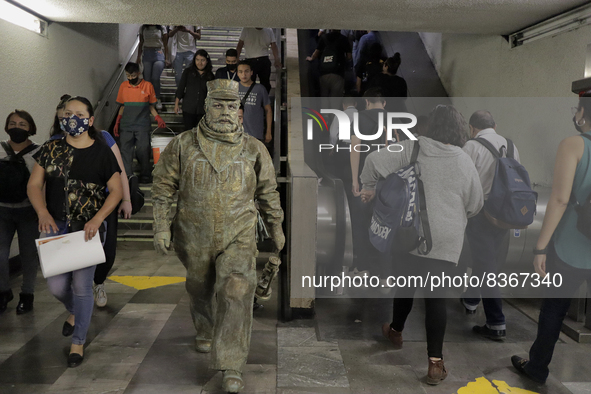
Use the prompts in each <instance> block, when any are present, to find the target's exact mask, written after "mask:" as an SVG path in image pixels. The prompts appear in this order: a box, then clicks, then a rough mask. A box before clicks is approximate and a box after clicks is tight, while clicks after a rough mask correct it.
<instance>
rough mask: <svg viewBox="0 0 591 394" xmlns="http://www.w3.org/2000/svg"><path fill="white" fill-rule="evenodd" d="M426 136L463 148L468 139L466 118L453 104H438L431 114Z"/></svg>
mask: <svg viewBox="0 0 591 394" xmlns="http://www.w3.org/2000/svg"><path fill="white" fill-rule="evenodd" d="M425 137H429V138H431V139H433V140H435V141H439V142H441V143H444V144H450V145H455V146H459V147H460V148H461V147H463V146H464V144H465V143H466V141H467V140H468V133H467V130H466V120H465V119H464V117H463V116H462V114H461V113H459V112H458V110H457V109H455V108H454V107H452V106H451V105H438V106H437V107H435V108H434V109H433V111H431V113H430V114H429V124H428V126H427V129H426V132H425Z"/></svg>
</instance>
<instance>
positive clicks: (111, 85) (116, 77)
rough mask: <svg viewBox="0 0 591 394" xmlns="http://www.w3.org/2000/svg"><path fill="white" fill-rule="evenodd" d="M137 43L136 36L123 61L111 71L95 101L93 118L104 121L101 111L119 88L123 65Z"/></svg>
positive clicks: (138, 43)
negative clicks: (103, 88)
mask: <svg viewBox="0 0 591 394" xmlns="http://www.w3.org/2000/svg"><path fill="white" fill-rule="evenodd" d="M139 45H140V38H139V36H138V37H137V38H136V40H135V41H134V43H133V45H132V46H131V49H130V51H129V54H128V55H127V56H126V57H125V61H123V62H122V63H119V65H118V66H117V69H116V70H115V72H114V73H113V76H112V77H111V79H109V82H108V83H107V85H106V87H105V90H104V91H103V94H102V95H101V98H100V99H99V100H98V101H97V103H96V105H95V106H94V114H95V118H96V119H99V120H101V123H105V120H106V119H104V118H103V117H102V116H101V113H102V112H103V110H104V109H105V107H108V106H109V97H111V95H112V94H113V92H114V91H115V89H118V88H119V85H120V80H121V77H122V76H123V73H124V72H125V65H126V64H127V63H128V62H129V61H130V60H131V57H132V56H133V54H134V53H135V51H136V50H137V48H138V46H139ZM110 121H111V119H109V120H108V122H110Z"/></svg>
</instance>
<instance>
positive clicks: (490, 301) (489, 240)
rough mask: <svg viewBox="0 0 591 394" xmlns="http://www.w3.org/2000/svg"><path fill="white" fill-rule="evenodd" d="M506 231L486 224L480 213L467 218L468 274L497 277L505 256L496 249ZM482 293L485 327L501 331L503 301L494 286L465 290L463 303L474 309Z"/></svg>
mask: <svg viewBox="0 0 591 394" xmlns="http://www.w3.org/2000/svg"><path fill="white" fill-rule="evenodd" d="M507 234H508V230H503V229H500V228H498V227H496V226H495V225H493V224H492V223H490V222H489V221H488V219H487V218H486V216H485V215H484V212H483V211H480V213H479V214H478V215H476V216H474V217H472V218H470V219H468V225H467V226H466V236H467V238H468V242H469V243H470V250H471V252H472V275H474V276H478V277H479V278H480V277H482V275H483V274H484V273H485V272H486V273H487V275H488V274H489V273H494V274H497V273H498V270H499V265H500V261H499V260H501V261H504V260H505V258H506V256H499V250H500V247H501V244H502V243H503V239H504V238H505V236H507ZM481 293H482V306H483V307H484V313H485V315H486V325H487V326H488V328H490V329H491V330H505V329H506V325H505V315H504V314H503V301H502V299H501V291H500V290H499V287H498V286H495V287H487V286H484V287H483V288H482V289H480V288H479V287H468V290H467V291H466V293H465V294H464V303H465V304H466V305H467V306H468V307H470V306H473V307H476V305H478V303H479V302H480V297H481Z"/></svg>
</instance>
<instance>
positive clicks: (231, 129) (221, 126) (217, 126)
mask: <svg viewBox="0 0 591 394" xmlns="http://www.w3.org/2000/svg"><path fill="white" fill-rule="evenodd" d="M205 122H206V123H207V125H208V126H209V128H211V129H212V130H213V131H215V132H216V133H235V132H237V131H238V129H239V128H240V121H239V120H238V116H235V117H231V116H227V115H222V116H218V117H215V116H214V115H213V114H211V113H207V114H205Z"/></svg>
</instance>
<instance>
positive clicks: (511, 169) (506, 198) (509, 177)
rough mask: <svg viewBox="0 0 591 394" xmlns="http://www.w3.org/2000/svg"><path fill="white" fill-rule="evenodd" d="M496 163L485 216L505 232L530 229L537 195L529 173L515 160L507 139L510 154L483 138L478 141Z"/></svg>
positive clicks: (485, 205)
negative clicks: (504, 152) (497, 148)
mask: <svg viewBox="0 0 591 394" xmlns="http://www.w3.org/2000/svg"><path fill="white" fill-rule="evenodd" d="M474 140H475V141H478V142H480V143H481V144H482V145H484V147H485V148H486V149H488V150H489V151H490V153H492V155H493V156H494V157H495V159H496V160H497V167H496V170H495V177H494V179H493V184H492V188H491V190H490V194H489V195H488V199H487V200H486V201H485V202H484V214H485V216H486V217H487V218H488V220H489V221H490V222H491V223H493V224H494V225H496V226H497V227H500V228H504V229H513V228H514V229H523V228H527V226H529V225H530V224H532V223H533V221H534V215H535V214H536V203H537V201H538V193H537V192H535V191H533V190H532V188H531V183H530V181H529V174H528V173H527V171H526V169H525V167H523V166H522V165H521V164H520V163H519V162H518V161H517V160H515V158H514V153H515V147H514V145H513V142H512V141H511V140H510V139H508V138H507V149H506V152H507V155H506V157H503V152H502V151H503V148H504V147H501V149H500V150H496V149H495V147H494V146H493V145H492V144H491V143H490V142H489V141H487V140H486V139H484V138H475V139H474Z"/></svg>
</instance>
